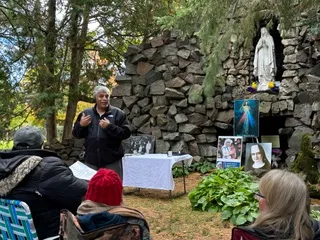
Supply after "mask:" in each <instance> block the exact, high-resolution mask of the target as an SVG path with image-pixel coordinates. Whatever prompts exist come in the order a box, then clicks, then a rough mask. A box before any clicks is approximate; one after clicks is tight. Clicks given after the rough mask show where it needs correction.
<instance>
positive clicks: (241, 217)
mask: <svg viewBox="0 0 320 240" xmlns="http://www.w3.org/2000/svg"><path fill="white" fill-rule="evenodd" d="M246 221H247V219H246V217H245V215H243V214H240V215H239V216H238V217H237V219H236V222H235V224H236V225H237V226H239V225H243V224H245V223H246Z"/></svg>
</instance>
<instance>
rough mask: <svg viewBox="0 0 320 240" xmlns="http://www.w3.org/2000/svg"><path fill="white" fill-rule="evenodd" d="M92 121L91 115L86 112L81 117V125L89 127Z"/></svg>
mask: <svg viewBox="0 0 320 240" xmlns="http://www.w3.org/2000/svg"><path fill="white" fill-rule="evenodd" d="M90 123H91V116H90V115H87V116H86V114H85V113H82V115H81V119H80V126H81V127H87V126H88V125H89V124H90Z"/></svg>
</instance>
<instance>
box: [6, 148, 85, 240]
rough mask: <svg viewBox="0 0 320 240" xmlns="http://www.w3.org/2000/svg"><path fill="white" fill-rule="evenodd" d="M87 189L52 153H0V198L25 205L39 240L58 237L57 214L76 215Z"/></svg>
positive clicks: (58, 216) (35, 151)
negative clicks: (67, 211) (28, 209)
mask: <svg viewBox="0 0 320 240" xmlns="http://www.w3.org/2000/svg"><path fill="white" fill-rule="evenodd" d="M87 186H88V184H87V182H85V181H84V180H81V179H78V178H76V177H74V176H73V174H72V172H71V170H70V169H69V167H68V166H67V165H66V164H65V163H63V162H62V160H60V159H59V158H58V157H57V155H56V154H55V153H53V152H50V151H45V150H18V151H12V152H0V196H1V197H2V198H6V199H15V200H20V201H23V202H25V203H27V204H28V206H29V208H30V210H31V214H32V218H33V220H34V225H35V228H36V230H37V234H38V237H39V239H44V238H47V237H52V236H56V235H58V233H59V224H60V210H61V209H68V210H70V211H71V212H73V213H76V210H77V207H78V206H79V205H80V203H81V200H82V197H84V195H85V193H86V190H87Z"/></svg>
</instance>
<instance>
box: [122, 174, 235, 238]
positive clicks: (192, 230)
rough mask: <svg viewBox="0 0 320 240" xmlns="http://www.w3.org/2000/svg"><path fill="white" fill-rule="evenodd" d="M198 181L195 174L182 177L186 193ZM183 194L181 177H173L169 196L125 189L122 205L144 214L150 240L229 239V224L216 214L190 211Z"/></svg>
mask: <svg viewBox="0 0 320 240" xmlns="http://www.w3.org/2000/svg"><path fill="white" fill-rule="evenodd" d="M201 178H202V176H201V174H199V173H192V174H190V175H189V176H188V177H186V190H187V193H188V192H190V191H191V190H192V189H194V188H195V187H196V186H197V184H198V183H199V181H200V180H201ZM183 192H184V187H183V178H177V179H175V190H174V191H173V192H172V197H170V195H169V191H162V190H151V189H150V190H149V189H140V190H137V189H133V188H125V195H124V203H125V204H126V205H127V206H130V207H134V208H137V209H138V210H140V211H141V212H142V213H143V214H144V215H145V217H146V219H147V220H148V222H149V226H150V231H151V235H152V238H153V240H185V239H194V240H209V239H210V240H227V239H231V229H232V226H231V225H230V224H229V223H222V222H221V220H220V216H219V215H218V214H216V213H207V212H197V211H192V210H191V205H190V202H189V199H188V197H187V194H183Z"/></svg>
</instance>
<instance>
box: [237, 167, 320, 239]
mask: <svg viewBox="0 0 320 240" xmlns="http://www.w3.org/2000/svg"><path fill="white" fill-rule="evenodd" d="M256 198H257V200H258V201H259V209H260V215H259V216H258V217H257V219H256V221H255V222H254V223H253V224H252V225H251V230H253V232H254V234H257V235H256V236H259V237H261V238H262V239H292V240H317V239H320V223H319V222H318V221H315V220H313V219H312V218H311V217H310V215H309V213H310V199H309V193H308V189H307V186H306V184H305V183H304V181H303V180H301V179H300V178H299V177H298V176H297V175H296V174H294V173H291V172H289V171H286V170H279V169H275V170H271V171H269V172H268V173H266V174H265V175H264V176H263V177H262V178H261V180H260V183H259V192H258V193H256ZM232 239H234V240H236V239H240V238H232Z"/></svg>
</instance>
